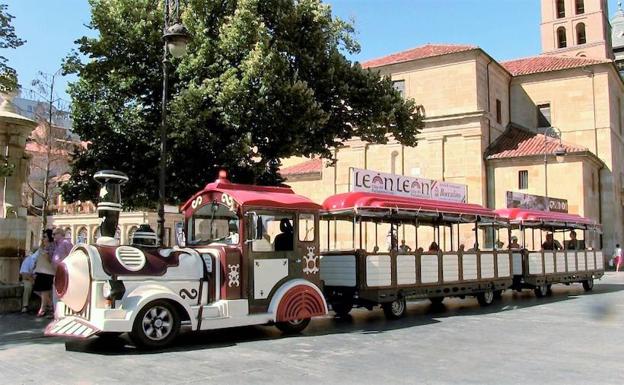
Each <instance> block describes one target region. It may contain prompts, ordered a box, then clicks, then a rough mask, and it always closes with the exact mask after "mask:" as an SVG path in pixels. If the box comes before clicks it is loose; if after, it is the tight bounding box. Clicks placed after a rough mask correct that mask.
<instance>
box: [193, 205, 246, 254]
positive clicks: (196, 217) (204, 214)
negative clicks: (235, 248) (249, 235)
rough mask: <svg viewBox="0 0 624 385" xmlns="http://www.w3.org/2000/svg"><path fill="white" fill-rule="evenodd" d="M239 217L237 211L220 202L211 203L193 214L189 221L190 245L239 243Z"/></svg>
mask: <svg viewBox="0 0 624 385" xmlns="http://www.w3.org/2000/svg"><path fill="white" fill-rule="evenodd" d="M239 228H240V227H239V219H238V216H237V215H236V213H235V212H233V211H230V209H229V208H228V207H227V206H225V205H223V204H220V203H216V202H214V203H209V204H207V205H205V206H203V207H201V208H200V209H198V210H197V211H195V213H194V214H193V216H192V217H191V218H190V219H189V221H188V228H187V234H188V238H189V239H188V243H189V245H209V244H212V243H224V244H228V245H234V244H238V242H239V239H240V236H239Z"/></svg>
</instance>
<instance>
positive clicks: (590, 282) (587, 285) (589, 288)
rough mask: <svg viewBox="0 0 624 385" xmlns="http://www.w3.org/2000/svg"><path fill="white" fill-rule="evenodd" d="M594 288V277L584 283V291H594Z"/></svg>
mask: <svg viewBox="0 0 624 385" xmlns="http://www.w3.org/2000/svg"><path fill="white" fill-rule="evenodd" d="M593 288H594V277H589V278H588V279H587V280H585V281H583V289H585V291H592V289H593Z"/></svg>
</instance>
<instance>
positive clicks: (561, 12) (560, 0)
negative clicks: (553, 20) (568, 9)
mask: <svg viewBox="0 0 624 385" xmlns="http://www.w3.org/2000/svg"><path fill="white" fill-rule="evenodd" d="M564 3H565V1H564V0H557V3H556V8H557V10H556V12H557V19H561V18H562V17H565V4H564Z"/></svg>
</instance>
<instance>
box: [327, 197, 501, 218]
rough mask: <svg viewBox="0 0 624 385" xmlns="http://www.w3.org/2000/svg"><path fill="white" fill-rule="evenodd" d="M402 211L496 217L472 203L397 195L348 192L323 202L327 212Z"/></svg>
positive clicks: (489, 211)
mask: <svg viewBox="0 0 624 385" xmlns="http://www.w3.org/2000/svg"><path fill="white" fill-rule="evenodd" d="M364 208H365V209H391V208H396V209H403V210H413V211H421V212H434V213H441V214H443V213H447V214H464V215H479V216H483V217H492V218H494V217H496V216H497V215H496V213H495V212H494V211H493V210H491V209H488V208H485V207H483V206H480V205H477V204H472V203H456V202H446V201H439V200H432V199H422V198H409V197H403V196H398V195H389V194H379V193H369V192H349V193H343V194H337V195H332V196H330V197H329V198H327V199H325V202H323V209H324V210H327V211H329V212H332V211H343V210H356V209H364Z"/></svg>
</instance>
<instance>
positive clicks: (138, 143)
mask: <svg viewBox="0 0 624 385" xmlns="http://www.w3.org/2000/svg"><path fill="white" fill-rule="evenodd" d="M91 6H92V20H91V24H90V26H91V28H93V29H94V30H97V32H98V37H95V38H88V37H83V38H81V39H79V40H78V41H77V42H78V44H79V49H78V51H79V52H75V53H74V54H73V55H71V56H70V57H68V59H67V61H66V70H67V71H74V72H77V73H78V76H79V80H78V81H77V82H76V83H74V84H72V85H71V87H70V94H71V96H72V99H73V118H74V130H75V131H76V133H78V134H79V135H80V136H81V137H82V139H83V140H86V141H89V142H90V145H89V147H88V149H87V150H86V151H84V152H81V153H79V154H76V157H75V160H74V163H73V171H72V179H71V182H70V183H69V184H68V185H66V188H65V190H64V195H65V198H66V199H67V200H69V201H71V200H75V199H88V198H91V197H92V196H93V191H94V188H95V186H94V183H93V182H92V181H91V175H92V174H93V172H94V171H95V170H97V169H100V168H107V167H112V168H115V169H118V170H121V171H124V172H126V173H128V175H129V176H130V183H128V184H127V185H126V187H125V189H124V190H125V194H124V195H125V196H126V197H129V198H130V200H129V201H128V202H127V203H129V204H130V205H131V206H132V205H141V206H145V205H148V204H149V203H150V202H154V201H155V200H156V197H157V180H158V157H159V139H158V127H159V121H160V112H159V107H160V95H161V93H162V77H161V67H160V65H161V56H162V37H161V33H162V32H161V31H162V20H161V18H162V2H160V1H156V0H133V1H130V0H108V1H102V0H91ZM183 21H184V23H185V25H186V26H187V27H188V28H189V30H190V31H191V34H192V38H193V40H192V42H191V44H190V46H189V55H188V56H186V57H185V58H183V59H182V60H174V63H173V66H172V69H174V71H172V72H173V74H172V75H171V78H170V83H171V86H170V93H171V96H170V98H169V100H170V101H171V102H170V104H169V106H168V107H169V111H170V119H169V123H170V124H169V134H168V135H169V136H168V137H169V141H168V145H169V148H170V150H169V158H168V159H167V164H168V183H167V187H168V191H167V198H168V199H169V200H172V201H181V200H184V199H186V198H188V197H189V196H190V195H191V194H192V193H194V192H196V191H197V190H198V189H199V188H201V187H202V186H203V185H204V184H205V183H206V182H207V181H210V180H212V179H213V178H214V176H215V175H216V173H217V170H218V169H219V168H226V169H227V170H228V171H229V173H230V176H231V178H232V179H233V180H236V181H239V182H256V183H264V184H275V183H279V182H280V181H281V178H280V176H279V174H278V170H279V164H280V163H279V159H282V158H286V157H290V156H301V155H303V156H321V157H323V158H327V159H332V149H333V148H335V147H338V146H340V145H341V143H342V142H343V141H344V140H346V139H349V138H352V137H360V138H362V139H364V140H367V141H370V142H374V143H385V142H386V141H387V140H388V139H389V137H390V136H393V137H394V138H396V139H397V140H399V141H400V142H401V143H403V144H405V145H410V146H413V145H416V134H417V133H418V132H419V130H420V129H421V128H422V126H423V122H422V119H423V116H422V114H421V113H420V110H419V109H418V106H417V105H416V104H415V102H414V101H412V100H404V99H403V98H402V97H401V95H400V94H399V93H398V92H397V91H396V90H394V88H393V86H392V82H391V80H390V79H389V78H384V77H380V76H379V74H378V73H377V72H374V71H369V70H364V69H362V68H361V67H360V65H359V64H358V63H352V62H350V61H349V60H347V59H346V58H345V55H344V53H345V52H348V53H355V52H357V51H358V50H359V46H358V44H357V43H356V42H355V40H354V39H353V28H352V26H351V25H350V24H349V23H347V22H344V21H342V20H340V19H338V18H335V17H333V16H332V14H331V9H330V7H329V6H328V5H325V4H322V3H321V2H320V1H319V0H299V1H295V0H238V1H234V0H230V1H228V0H221V1H216V0H189V1H188V4H187V6H186V8H184V9H183ZM80 54H82V55H83V56H86V57H88V61H84V62H83V61H81V60H80V56H79V55H80Z"/></svg>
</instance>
